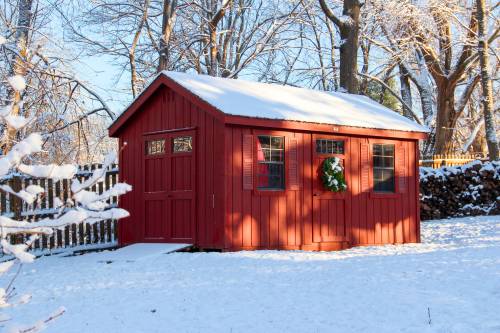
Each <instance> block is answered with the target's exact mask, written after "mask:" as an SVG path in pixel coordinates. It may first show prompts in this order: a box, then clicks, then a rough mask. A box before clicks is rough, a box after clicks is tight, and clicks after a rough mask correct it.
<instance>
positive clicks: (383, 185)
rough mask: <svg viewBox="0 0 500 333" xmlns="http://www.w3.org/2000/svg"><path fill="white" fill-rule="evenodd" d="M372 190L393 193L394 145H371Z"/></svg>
mask: <svg viewBox="0 0 500 333" xmlns="http://www.w3.org/2000/svg"><path fill="white" fill-rule="evenodd" d="M373 190H374V191H375V192H394V191H395V179H394V145H389V144H375V145H373Z"/></svg>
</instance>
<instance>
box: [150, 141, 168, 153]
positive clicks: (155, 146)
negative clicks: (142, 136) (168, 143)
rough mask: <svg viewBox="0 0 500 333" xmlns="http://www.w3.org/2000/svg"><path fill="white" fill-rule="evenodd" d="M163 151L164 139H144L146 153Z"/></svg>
mask: <svg viewBox="0 0 500 333" xmlns="http://www.w3.org/2000/svg"><path fill="white" fill-rule="evenodd" d="M163 153H165V139H161V140H150V141H146V155H159V154H163Z"/></svg>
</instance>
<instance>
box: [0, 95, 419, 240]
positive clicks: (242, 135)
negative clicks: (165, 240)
mask: <svg viewBox="0 0 500 333" xmlns="http://www.w3.org/2000/svg"><path fill="white" fill-rule="evenodd" d="M191 127H193V128H195V129H196V130H195V131H196V140H195V142H196V145H197V146H196V156H195V158H196V176H195V179H191V181H192V182H195V184H194V183H193V184H189V185H193V186H194V188H195V189H196V191H197V193H196V208H195V210H194V211H193V212H191V213H193V214H195V215H196V224H195V225H196V232H195V234H196V237H195V243H196V245H197V246H199V247H201V248H218V249H223V250H239V249H268V248H269V249H311V250H321V249H333V248H334V247H335V246H337V245H338V246H340V248H342V247H345V246H346V245H345V244H340V245H339V244H337V245H335V244H333V243H335V242H339V241H340V240H337V239H340V238H342V239H344V240H342V241H343V242H346V243H347V244H348V245H350V246H355V245H368V244H382V243H403V242H416V241H418V240H419V217H418V202H417V200H418V193H417V191H418V187H417V178H416V177H417V176H418V175H417V172H418V170H417V167H416V166H415V163H416V161H417V158H418V156H417V152H416V150H417V149H418V147H417V142H416V141H411V140H406V141H405V140H399V141H398V140H393V141H394V142H397V149H396V161H395V163H396V175H397V192H398V193H396V195H395V196H393V197H375V196H373V195H372V188H371V187H372V185H371V182H372V180H371V151H370V150H371V147H372V146H371V141H370V139H368V138H366V137H361V136H350V137H349V140H347V141H346V143H347V145H348V147H346V155H345V158H346V159H349V163H347V164H346V166H347V168H348V170H346V174H347V175H348V178H347V179H346V181H347V183H348V191H347V193H346V194H345V199H344V200H325V201H324V204H320V205H319V206H318V207H319V208H315V207H314V205H313V195H314V183H315V182H316V181H317V179H316V177H317V174H316V172H315V170H313V168H314V161H313V155H314V149H315V142H314V141H313V134H312V133H309V132H303V131H295V130H290V131H286V132H282V133H284V134H283V135H284V136H285V137H286V141H285V144H286V147H285V151H286V152H285V177H286V189H285V190H284V191H281V192H280V193H263V191H256V189H255V181H254V177H255V173H254V172H255V170H254V164H255V153H254V149H255V135H256V134H255V131H257V129H254V128H250V127H241V126H232V125H224V123H223V122H222V121H221V120H219V119H217V118H215V117H214V116H212V114H211V113H209V112H207V110H204V109H203V108H201V106H200V104H196V102H194V100H191V99H190V98H188V97H183V96H181V95H179V94H177V93H175V92H173V91H172V90H171V89H169V88H166V87H162V88H160V89H159V90H157V92H155V93H154V94H153V95H152V96H151V97H150V98H149V100H148V101H147V102H146V103H144V104H143V106H142V107H141V112H137V113H136V114H135V115H134V116H133V118H131V120H130V121H129V122H128V123H127V126H125V127H124V128H123V130H121V132H120V133H119V136H120V142H121V144H123V143H124V142H127V145H126V146H125V148H124V149H123V151H122V153H121V156H120V170H121V175H120V177H121V179H123V180H124V181H126V182H128V183H130V184H131V185H132V186H133V187H134V191H132V192H130V193H127V194H126V195H125V196H124V197H123V199H122V200H121V203H120V204H121V206H122V207H124V208H125V209H127V210H129V211H130V213H131V216H130V217H129V218H127V219H124V220H122V221H120V228H119V231H120V243H121V244H122V245H123V244H128V243H133V242H140V241H142V240H143V239H144V237H145V236H146V235H147V233H149V232H150V230H149V229H148V228H149V226H146V225H145V223H144V220H145V217H146V216H145V214H146V211H147V210H155V209H156V210H157V209H160V208H158V207H150V208H148V209H146V207H145V203H144V200H143V197H142V196H143V193H144V190H145V188H146V187H147V188H154V187H157V186H158V183H155V182H151V183H145V177H144V174H145V172H146V171H147V170H144V169H143V168H144V166H145V165H146V164H145V163H143V158H144V147H143V140H142V138H143V136H144V134H145V133H148V132H154V131H163V130H170V129H180V128H191ZM259 130H261V129H259ZM325 135H331V133H327V134H325ZM178 162H179V163H181V162H183V161H181V160H179V161H178ZM147 167H148V168H157V167H160V168H161V166H155V165H152V166H149V165H147ZM179 169H183V168H181V167H179ZM186 169H187V168H186ZM181 178H184V177H181ZM177 185H178V186H180V187H182V186H184V185H186V186H187V184H177ZM44 186H48V185H47V184H45V185H44ZM58 186H61V190H60V191H59V192H56V194H57V195H59V194H62V193H63V192H64V191H63V186H64V184H61V185H58ZM3 201H5V198H4V197H0V204H1V202H3ZM151 205H152V206H154V203H152V204H151ZM179 205H180V206H179V207H178V208H179V209H184V208H186V207H184V208H182V207H181V206H183V205H182V203H179ZM186 209H187V208H186ZM315 209H316V211H315ZM315 214H323V216H326V217H327V218H326V221H328V223H326V224H321V225H320V229H319V230H318V228H316V229H315V228H314V227H313V217H314V216H316V215H315ZM155 227H158V226H155ZM106 230H109V227H108V226H107V225H106V224H104V225H99V226H96V228H95V230H94V229H92V230H87V229H84V231H85V232H86V234H87V237H89V238H92V237H95V238H102V237H105V235H106V234H107V233H108V232H109V231H106ZM174 231H175V232H176V233H178V234H180V235H184V234H186V233H188V232H189V230H188V229H185V228H181V226H176V230H174ZM103 232H104V234H103ZM74 233H82V230H81V228H80V229H78V228H77V230H76V231H75V229H74V228H69V230H64V231H63V234H67V235H68V236H70V235H72V234H74ZM323 233H324V235H326V237H323V236H324V235H323ZM103 235H104V236H103ZM322 237H323V240H322ZM60 239H64V235H58V234H57V235H55V236H54V238H53V239H48V240H45V242H48V243H50V242H55V243H57V242H60V241H61V240H60ZM324 239H326V240H327V241H325V240H324ZM42 241H43V240H42Z"/></svg>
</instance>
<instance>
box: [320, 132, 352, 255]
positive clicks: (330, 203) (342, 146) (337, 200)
mask: <svg viewBox="0 0 500 333" xmlns="http://www.w3.org/2000/svg"><path fill="white" fill-rule="evenodd" d="M346 156H349V138H348V137H339V136H331V135H320V134H315V135H313V170H314V177H313V178H314V181H313V241H314V242H317V243H322V244H323V245H325V249H326V248H328V247H329V246H331V247H337V246H341V244H342V243H343V242H348V240H349V237H348V235H347V228H346V221H348V220H349V214H350V195H349V186H350V173H349V170H350V165H349V163H350V161H349V159H348V158H346ZM329 157H338V158H340V159H341V161H342V165H343V167H344V176H345V179H346V183H347V190H346V191H344V192H331V191H329V190H328V189H326V188H325V187H324V186H323V182H322V177H321V176H322V168H323V162H324V160H325V159H327V158H329ZM335 243H337V245H335Z"/></svg>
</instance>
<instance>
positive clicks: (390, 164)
mask: <svg viewBox="0 0 500 333" xmlns="http://www.w3.org/2000/svg"><path fill="white" fill-rule="evenodd" d="M382 158H383V159H384V164H383V167H384V168H392V167H393V166H394V159H393V158H392V157H382Z"/></svg>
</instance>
